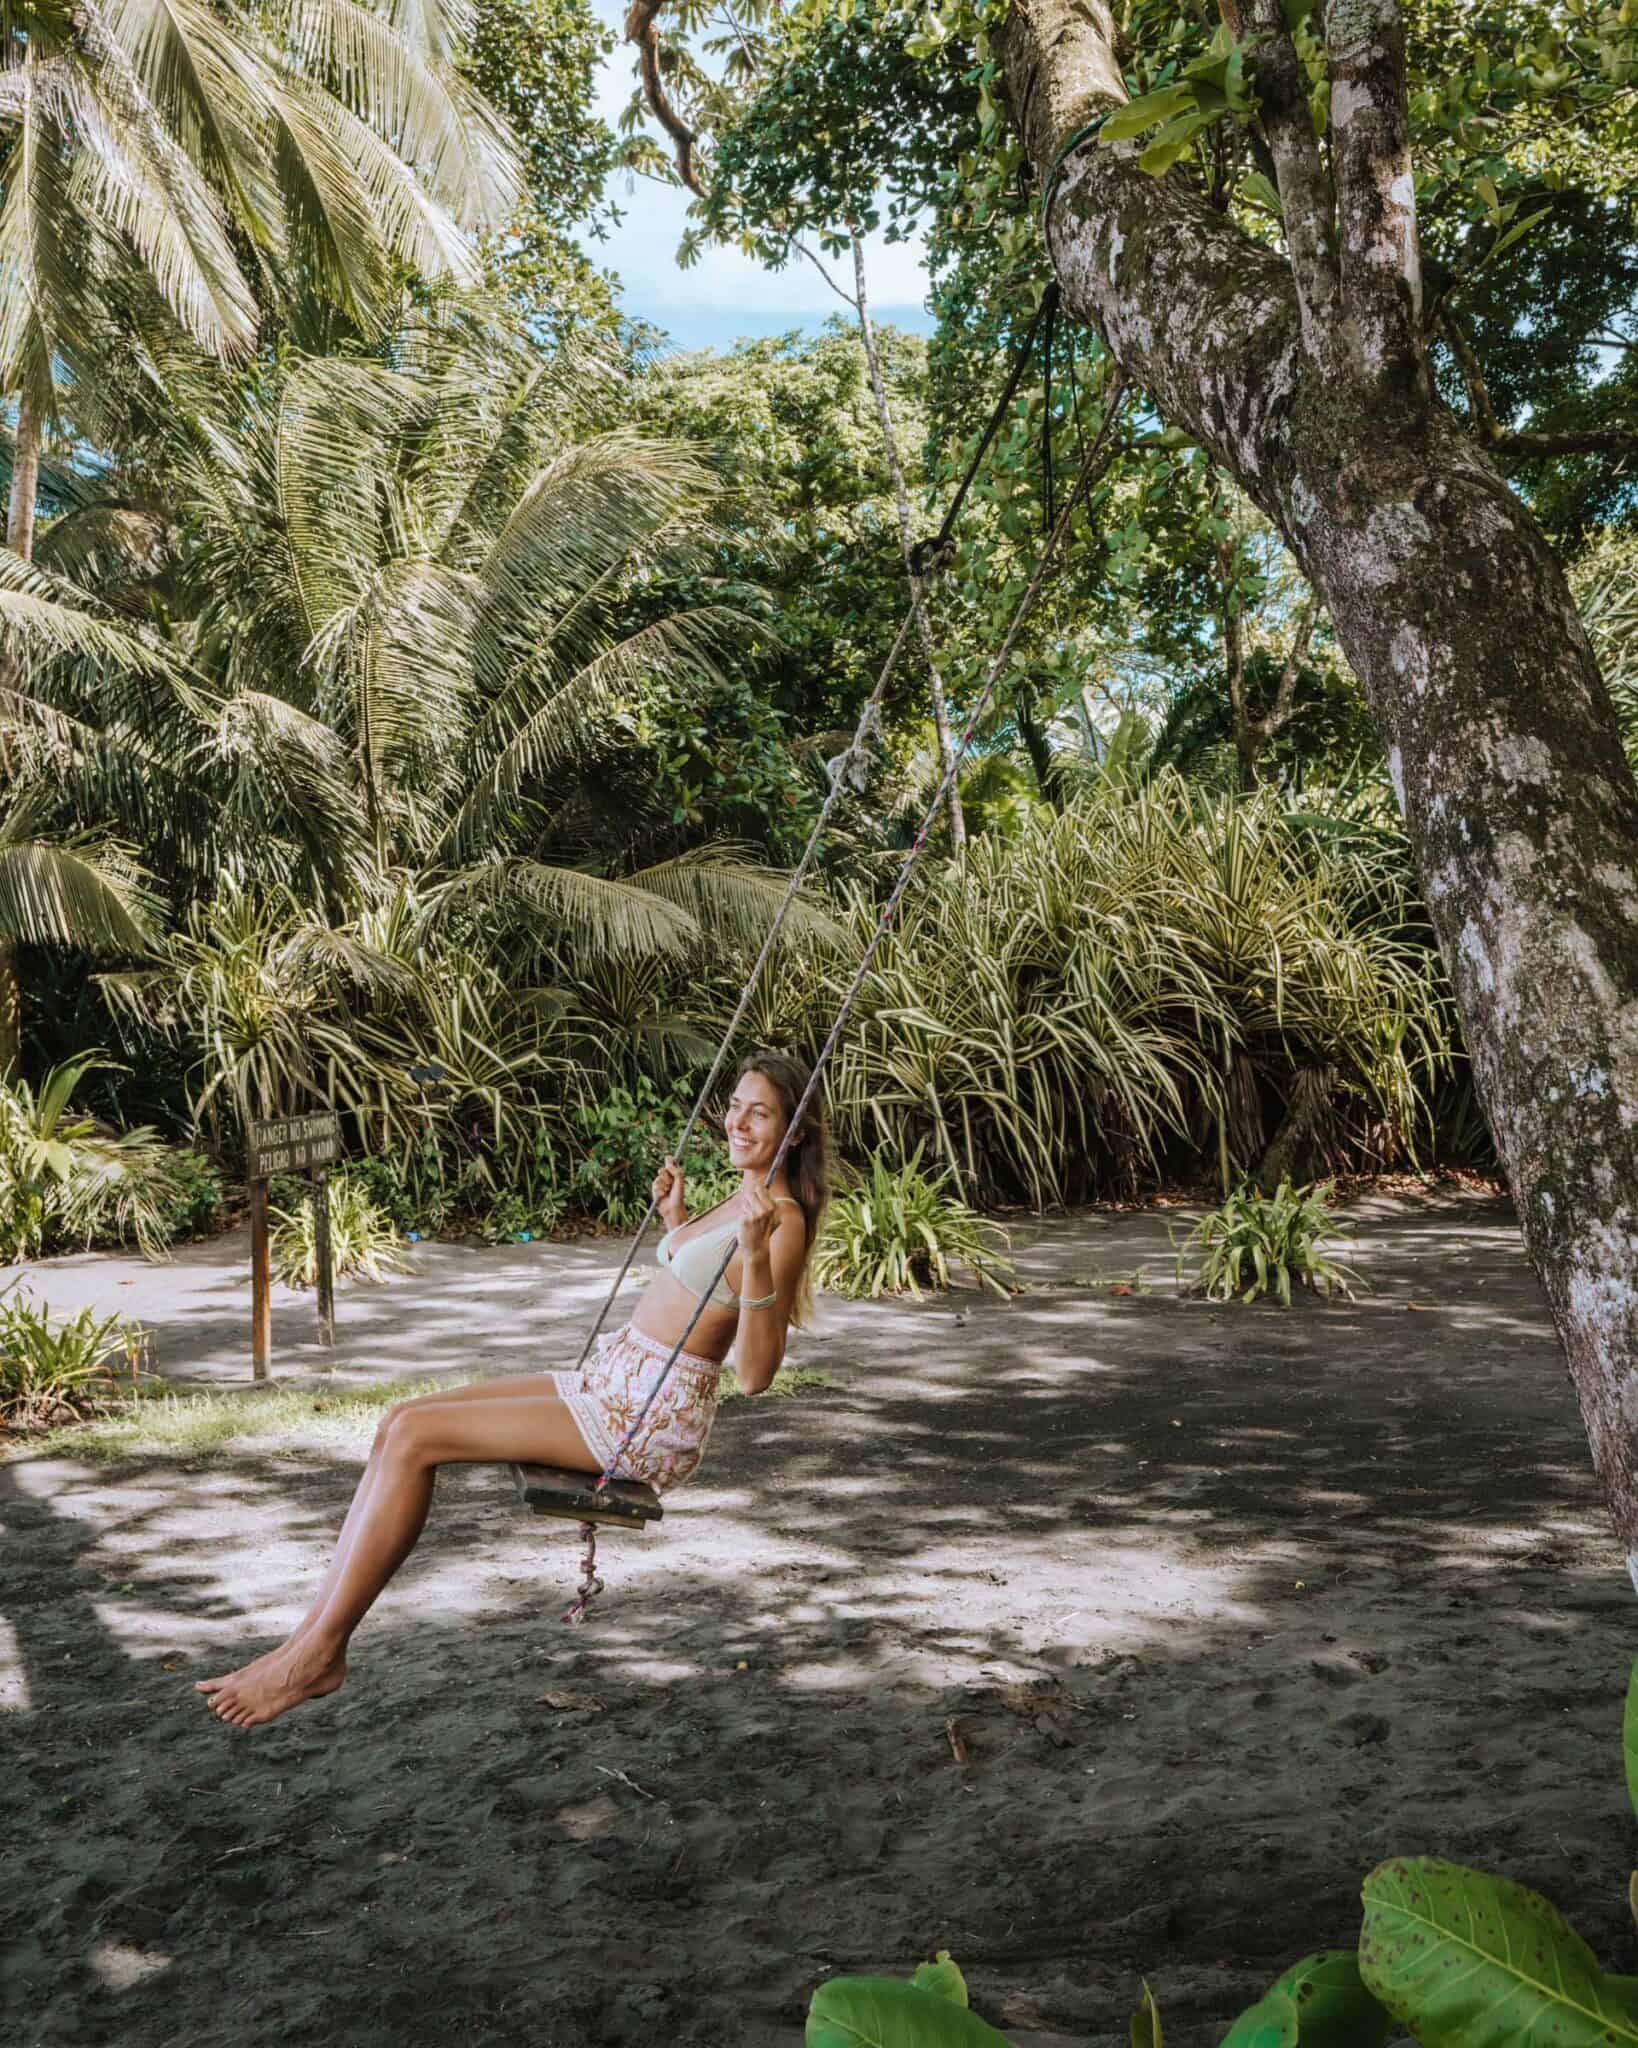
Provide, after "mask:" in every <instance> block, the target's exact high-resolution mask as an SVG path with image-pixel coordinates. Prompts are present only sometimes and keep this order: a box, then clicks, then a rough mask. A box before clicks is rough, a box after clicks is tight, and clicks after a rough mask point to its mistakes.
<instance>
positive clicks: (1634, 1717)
mask: <svg viewBox="0 0 1638 2048" xmlns="http://www.w3.org/2000/svg"><path fill="white" fill-rule="evenodd" d="M1621 1760H1622V1762H1623V1763H1624V1764H1625V1765H1626V1767H1627V1797H1628V1799H1630V1800H1631V1801H1632V1810H1633V1812H1634V1813H1638V1659H1634V1661H1633V1666H1632V1674H1631V1676H1630V1677H1629V1678H1628V1680H1627V1704H1626V1710H1625V1712H1624V1713H1623V1714H1622V1716H1621Z"/></svg>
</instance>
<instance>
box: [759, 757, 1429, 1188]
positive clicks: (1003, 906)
mask: <svg viewBox="0 0 1638 2048" xmlns="http://www.w3.org/2000/svg"><path fill="white" fill-rule="evenodd" d="M1304 801H1305V802H1310V801H1311V802H1312V803H1313V805H1314V808H1312V809H1309V810H1292V809H1289V808H1288V807H1287V804H1288V800H1287V799H1284V798H1280V797H1276V796H1275V795H1274V794H1272V793H1268V792H1264V793H1262V794H1259V795H1257V796H1253V797H1249V798H1240V797H1233V796H1213V795H1210V794H1208V793H1203V792H1201V791H1200V790H1197V789H1193V788H1191V787H1190V786H1189V785H1188V784H1187V783H1185V782H1184V781H1183V780H1182V778H1181V777H1179V776H1178V775H1177V774H1176V773H1175V772H1170V771H1168V772H1166V773H1163V774H1161V775H1159V776H1157V777H1155V778H1154V780H1152V781H1150V782H1148V783H1145V784H1144V785H1142V786H1141V787H1138V788H1135V789H1133V788H1128V787H1126V786H1124V785H1123V784H1121V783H1119V782H1110V783H1104V784H1100V785H1097V786H1095V787H1094V788H1093V789H1092V790H1090V791H1088V792H1087V793H1085V794H1083V795H1081V796H1079V797H1078V798H1077V799H1076V800H1075V801H1074V802H1072V803H1070V804H1068V805H1067V806H1066V808H1065V810H1064V812H1063V813H1062V814H1061V815H1060V814H1055V813H1053V812H1051V811H1049V810H1047V809H1045V808H1044V807H1043V808H1039V809H1037V810H1035V811H1033V812H1031V813H1030V815H1029V816H1028V817H1027V818H1026V819H1025V820H1024V821H1023V822H1022V823H1020V824H1019V825H1018V826H1017V827H1016V829H1015V830H1014V831H1013V832H1012V833H1010V834H1009V835H1008V836H1006V837H1005V838H1002V837H999V836H989V837H985V838H982V839H979V840H977V841H975V842H974V843H972V844H971V845H969V847H968V849H967V852H966V854H965V856H964V857H963V859H962V860H961V861H960V862H959V863H956V862H949V863H943V864H939V865H932V866H928V867H927V868H926V869H925V870H924V872H923V873H922V875H921V876H920V877H919V879H918V881H917V882H916V883H915V884H914V885H913V886H912V888H911V890H910V892H909V893H908V895H907V897H906V900H905V902H904V905H903V908H902V910H901V912H900V914H899V916H898V917H897V919H896V920H895V922H894V924H893V926H892V927H891V929H890V930H889V932H888V933H887V935H886V937H885V938H884V940H883V942H882V944H881V947H880V949H879V951H878V952H877V954H876V957H875V960H874V961H873V963H872V967H871V972H870V974H869V976H868V977H867V979H866V982H865V985H864V987H863V988H862V990H861V991H860V993H859V997H858V1002H857V1006H856V1008H855V1011H854V1017H853V1022H852V1024H851V1025H850V1027H849V1030H848V1032H847V1034H846V1036H845V1037H844V1039H843V1041H842V1042H841V1044H840V1045H839V1046H838V1048H837V1051H836V1056H835V1059H834V1062H833V1065H832V1067H831V1070H830V1075H829V1088H830V1100H831V1104H832V1110H833V1115H834V1119H835V1122H836V1125H837V1129H838V1133H839V1135H840V1137H841V1139H842V1141H843V1143H844V1146H845V1147H846V1148H847V1149H849V1150H852V1151H854V1152H867V1151H868V1152H874V1151H876V1150H882V1151H885V1152H886V1153H887V1155H888V1156H889V1157H890V1158H895V1159H899V1160H903V1159H907V1158H909V1156H910V1155H911V1153H912V1152H913V1150H914V1149H915V1147H916V1146H917V1145H918V1144H921V1145H925V1147H926V1148H927V1151H928V1153H929V1155H930V1156H933V1157H937V1158H939V1159H942V1160H944V1161H945V1162H947V1163H948V1164H949V1165H951V1166H952V1167H957V1168H959V1171H960V1174H961V1177H962V1181H963V1184H964V1186H965V1187H966V1189H967V1191H968V1193H969V1194H970V1196H971V1197H972V1199H973V1200H974V1201H976V1202H978V1203H980V1204H982V1205H985V1206H990V1205H992V1204H994V1203H997V1202H1000V1201H1009V1200H1017V1199H1019V1198H1022V1199H1025V1200H1027V1201H1029V1202H1031V1203H1032V1204H1034V1205H1037V1206H1039V1205H1044V1204H1049V1203H1061V1202H1070V1201H1075V1200H1081V1199H1085V1198H1088V1197H1091V1196H1095V1195H1097V1194H1100V1193H1104V1192H1108V1191H1111V1190H1113V1189H1118V1188H1122V1187H1129V1186H1131V1185H1132V1184H1134V1183H1135V1181H1136V1179H1137V1176H1138V1174H1139V1172H1140V1170H1145V1169H1147V1170H1149V1171H1153V1170H1156V1169H1158V1168H1160V1167H1161V1166H1164V1165H1166V1164H1169V1163H1174V1164H1178V1165H1184V1164H1186V1165H1187V1166H1191V1167H1192V1166H1193V1165H1194V1164H1195V1162H1196V1161H1198V1160H1199V1158H1200V1157H1201V1156H1202V1154H1204V1155H1206V1156H1208V1157H1209V1156H1210V1155H1211V1154H1212V1153H1213V1152H1215V1153H1216V1154H1217V1155H1218V1159H1219V1162H1220V1163H1221V1164H1222V1165H1223V1166H1224V1167H1225V1169H1226V1170H1225V1172H1224V1179H1225V1181H1229V1180H1231V1179H1232V1178H1233V1177H1235V1174H1236V1171H1237V1172H1238V1173H1244V1172H1246V1171H1248V1170H1249V1169H1250V1168H1251V1167H1252V1166H1254V1165H1255V1164H1256V1162H1257V1161H1258V1159H1259V1158H1260V1157H1261V1155H1262V1154H1263V1152H1264V1151H1265V1149H1267V1147H1268V1145H1269V1141H1270V1137H1271V1134H1272V1132H1273V1129H1274V1127H1276V1126H1278V1125H1279V1124H1280V1123H1281V1122H1282V1120H1283V1119H1284V1116H1285V1113H1286V1105H1287V1103H1288V1101H1289V1099H1290V1097H1291V1096H1292V1093H1293V1090H1294V1087H1295V1085H1296V1082H1297V1079H1298V1077H1299V1076H1301V1075H1303V1074H1305V1073H1315V1074H1319V1075H1323V1076H1324V1077H1325V1082H1324V1101H1323V1104H1322V1106H1321V1107H1322V1111H1323V1113H1322V1114H1321V1115H1320V1116H1319V1117H1318V1119H1317V1120H1316V1122H1315V1128H1314V1132H1313V1136H1314V1141H1315V1143H1316V1144H1317V1145H1318V1146H1319V1148H1320V1149H1321V1151H1322V1152H1323V1153H1325V1154H1326V1156H1327V1157H1328V1158H1330V1159H1331V1160H1332V1162H1333V1164H1341V1163H1343V1162H1344V1161H1352V1162H1354V1163H1363V1162H1364V1161H1366V1160H1367V1159H1379V1160H1382V1161H1384V1162H1386V1161H1389V1160H1391V1159H1393V1158H1395V1157H1401V1156H1404V1155H1405V1154H1406V1153H1407V1152H1412V1153H1413V1148H1414V1145H1415V1143H1416V1141H1417V1138H1418V1135H1419V1134H1425V1133H1426V1130H1427V1126H1428V1114H1427V1102H1428V1089H1429V1085H1430V1083H1431V1082H1432V1081H1433V1080H1434V1079H1435V1078H1437V1076H1438V1075H1439V1074H1440V1073H1441V1072H1443V1071H1445V1069H1446V1068H1447V1067H1448V1065H1449V1063H1450V1059H1451V1047H1450V1036H1451V1031H1452V1022H1451V1019H1452V1016H1453V1011H1452V1008H1451V1002H1450V995H1449V990H1448V987H1447V985H1446V983H1445V980H1444V976H1443V970H1442V968H1441V967H1440V964H1439V961H1438V956H1437V954H1436V952H1435V951H1434V949H1433V946H1432V943H1431V938H1430V936H1429V934H1428V931H1427V928H1426V922H1425V919H1424V918H1423V917H1422V914H1421V912H1420V910H1419V909H1418V906H1417V901H1416V897H1415V892H1414V888H1413V885H1412V880H1411V872H1410V864H1409V859H1408V856H1407V854H1406V850H1405V847H1404V842H1403V837H1402V834H1401V833H1400V832H1399V828H1398V825H1397V822H1396V821H1395V820H1393V819H1391V818H1389V817H1388V816H1386V815H1384V814H1382V813H1381V812H1380V810H1379V808H1378V807H1377V806H1376V804H1375V802H1374V797H1373V799H1372V801H1371V802H1370V803H1369V804H1366V803H1365V802H1363V801H1362V802H1360V803H1359V804H1357V805H1356V806H1355V807H1354V808H1353V809H1352V810H1348V811H1339V810H1338V809H1337V808H1336V807H1335V806H1333V808H1332V809H1331V810H1329V811H1322V810H1320V809H1319V808H1318V799H1312V800H1310V799H1304ZM1389 803H1390V809H1391V799H1390V800H1389ZM849 915H850V918H851V921H852V934H853V940H854V948H853V953H852V957H853V959H854V960H856V959H857V957H858V949H860V948H862V947H863V946H864V945H865V944H866V943H867V942H868V940H869V938H870V936H871V934H872V933H873V932H874V931H875V929H876V925H877V922H878V918H879V904H878V901H877V899H876V897H875V895H874V893H873V892H871V891H868V890H866V889H864V888H863V887H855V888H854V889H853V891H852V892H851V895H850V898H849ZM851 971H852V970H851V962H850V961H849V960H848V959H847V958H846V957H845V956H843V957H841V958H838V957H836V956H826V955H823V954H820V953H818V952H814V953H813V954H811V955H810V956H809V957H808V962H807V965H806V968H805V970H804V969H803V968H801V967H800V966H796V967H793V968H791V969H789V970H787V971H786V972H784V973H782V974H781V975H779V976H778V977H775V978H774V979H773V981H772V982H771V984H770V987H769V989H768V991H767V993H766V995H765V996H764V997H763V998H762V999H760V1000H759V1002H758V1003H757V1005H755V1006H754V1007H753V1010H752V1012H751V1028H753V1029H754V1030H755V1031H756V1032H757V1033H758V1034H759V1035H761V1036H762V1037H763V1038H764V1039H765V1040H766V1042H768V1043H772V1044H789V1043H796V1044H799V1045H803V1046H805V1047H808V1048H813V1047H815V1046H816V1045H817V1042H818V1033H819V1032H820V1031H821V1030H822V1029H823V1028H824V1026H825V1024H826V1022H827V1021H828V1019H829V1017H830V1016H831V1015H832V1014H833V1012H834V1009H835V1006H836V1004H837V1002H838V1001H839V999H840V997H841V995H842V993H843V990H844V989H845V987H846V985H847V981H848V980H849V978H850V976H851Z"/></svg>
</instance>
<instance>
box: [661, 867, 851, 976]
mask: <svg viewBox="0 0 1638 2048" xmlns="http://www.w3.org/2000/svg"><path fill="white" fill-rule="evenodd" d="M626 880H627V881H628V882H630V883H631V885H632V887H633V888H636V889H647V890H649V891H650V892H651V893H652V894H653V895H656V896H662V897H664V899H665V900H666V902H668V903H674V904H676V905H677V907H678V908H679V909H682V910H686V911H687V912H688V913H689V915H690V916H691V917H693V918H694V919H695V920H696V921H697V922H698V924H699V925H700V926H701V928H702V929H704V930H706V931H711V932H721V933H722V934H723V935H724V936H725V937H726V938H727V939H728V941H729V943H730V944H732V945H736V946H743V947H746V948H748V949H751V950H755V949H756V948H757V947H759V946H760V945H761V944H762V942H763V940H764V939H765V938H766V937H767V935H768V931H769V928H770V927H771V926H772V924H773V921H774V919H775V917H777V916H778V914H779V909H780V906H781V905H782V904H783V903H784V901H785V897H786V893H787V891H788V890H789V887H790V878H789V876H788V875H782V874H781V873H780V872H779V871H778V869H777V868H770V867H764V866H762V865H761V864H760V863H759V862H757V861H755V860H753V859H751V858H749V857H748V856H747V855H746V854H745V853H744V852H743V851H742V850H741V849H739V848H736V847H732V846H702V847H696V848H694V849H692V850H691V851H689V852H687V853H681V854H678V855H677V856H676V858H675V859H673V860H667V861H661V862H659V863H657V864H656V865H655V866H653V867H646V868H639V869H637V870H636V871H635V872H633V873H631V874H629V875H627V876H626ZM782 932H783V936H784V938H785V939H786V941H787V942H789V941H794V940H798V939H810V940H817V941H819V942H820V943H822V944H824V945H827V946H832V947H842V946H845V945H846V944H847V941H848V935H847V932H846V930H845V928H844V927H843V926H842V925H841V924H839V923H838V922H837V920H836V918H835V917H833V916H832V915H831V913H830V911H829V910H828V909H827V908H826V906H825V903H824V901H823V899H822V898H821V897H820V896H819V895H817V894H816V893H815V892H814V891H812V890H802V891H800V892H799V893H798V894H797V896H796V897H795V899H794V901H793V902H792V903H791V906H790V909H789V910H788V911H787V913H786V916H785V923H784V926H783V928H782Z"/></svg>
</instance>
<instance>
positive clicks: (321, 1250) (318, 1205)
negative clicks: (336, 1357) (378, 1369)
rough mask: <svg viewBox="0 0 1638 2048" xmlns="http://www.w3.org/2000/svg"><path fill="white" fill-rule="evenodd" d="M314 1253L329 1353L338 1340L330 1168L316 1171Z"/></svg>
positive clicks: (321, 1339) (320, 1328)
mask: <svg viewBox="0 0 1638 2048" xmlns="http://www.w3.org/2000/svg"><path fill="white" fill-rule="evenodd" d="M313 1251H314V1254H315V1256H316V1258H317V1262H318V1272H317V1274H316V1275H315V1285H314V1297H315V1299H316V1301H317V1303H318V1332H319V1342H320V1343H321V1344H322V1345H323V1346H324V1347H325V1349H326V1350H331V1349H333V1348H334V1345H335V1341H336V1288H335V1273H334V1270H333V1268H332V1265H331V1259H330V1169H329V1167H328V1166H315V1167H314V1169H313Z"/></svg>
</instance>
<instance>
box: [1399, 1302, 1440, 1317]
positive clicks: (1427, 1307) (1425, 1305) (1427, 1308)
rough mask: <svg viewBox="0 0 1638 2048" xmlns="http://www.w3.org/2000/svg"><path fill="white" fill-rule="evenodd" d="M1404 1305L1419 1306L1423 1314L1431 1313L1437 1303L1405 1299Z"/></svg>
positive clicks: (1409, 1306) (1407, 1306)
mask: <svg viewBox="0 0 1638 2048" xmlns="http://www.w3.org/2000/svg"><path fill="white" fill-rule="evenodd" d="M1405 1306H1406V1308H1419V1309H1420V1310H1421V1311H1422V1312H1423V1314H1424V1315H1432V1313H1433V1311H1434V1310H1435V1309H1436V1308H1437V1307H1438V1306H1439V1304H1438V1303H1437V1302H1436V1301H1407V1302H1406V1304H1405Z"/></svg>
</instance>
